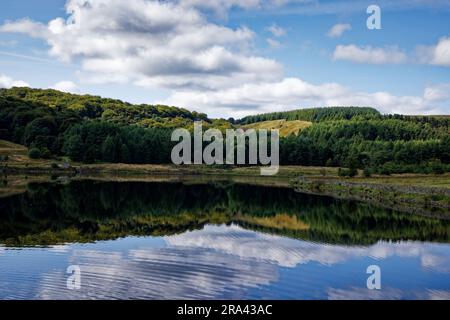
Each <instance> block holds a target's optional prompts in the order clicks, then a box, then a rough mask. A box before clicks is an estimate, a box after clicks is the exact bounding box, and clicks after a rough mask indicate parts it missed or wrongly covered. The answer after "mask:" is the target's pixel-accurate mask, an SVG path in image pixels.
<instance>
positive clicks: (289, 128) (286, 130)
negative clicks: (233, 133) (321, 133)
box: [243, 120, 312, 137]
mask: <svg viewBox="0 0 450 320" xmlns="http://www.w3.org/2000/svg"><path fill="white" fill-rule="evenodd" d="M311 125H312V123H311V122H309V121H301V120H292V121H287V120H272V121H262V122H256V123H252V124H248V125H245V126H243V128H244V129H256V130H257V129H267V130H269V129H279V130H280V136H281V137H287V136H289V135H291V134H298V133H299V132H300V131H302V130H303V129H305V128H307V127H309V126H311Z"/></svg>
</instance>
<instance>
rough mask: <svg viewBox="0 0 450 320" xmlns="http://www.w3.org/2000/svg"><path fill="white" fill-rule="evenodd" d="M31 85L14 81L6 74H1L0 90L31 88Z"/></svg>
mask: <svg viewBox="0 0 450 320" xmlns="http://www.w3.org/2000/svg"><path fill="white" fill-rule="evenodd" d="M29 86H30V85H29V84H28V83H26V82H25V81H22V80H14V79H12V78H10V77H8V76H6V75H4V74H0V88H11V87H29Z"/></svg>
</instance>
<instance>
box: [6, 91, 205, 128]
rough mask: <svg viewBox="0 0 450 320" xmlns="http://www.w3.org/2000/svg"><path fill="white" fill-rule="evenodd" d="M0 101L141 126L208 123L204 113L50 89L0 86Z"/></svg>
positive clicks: (180, 125) (178, 125)
mask: <svg viewBox="0 0 450 320" xmlns="http://www.w3.org/2000/svg"><path fill="white" fill-rule="evenodd" d="M0 103H1V104H2V105H4V104H10V105H13V106H23V105H36V104H38V105H41V106H42V105H43V106H46V107H49V108H50V109H52V110H56V111H58V112H64V111H65V112H72V113H74V114H76V115H77V116H79V117H81V118H89V119H101V120H106V121H109V122H113V123H117V124H127V125H129V124H137V125H139V126H142V127H173V128H177V127H183V126H187V125H190V124H191V123H192V122H193V121H194V120H204V121H207V122H209V121H210V120H209V119H208V118H207V116H206V114H203V113H198V112H195V111H193V112H191V111H189V110H186V109H183V108H177V107H172V106H165V105H150V104H140V105H135V104H131V103H128V102H123V101H121V100H117V99H109V98H102V97H98V96H92V95H77V94H71V93H65V92H60V91H57V90H52V89H46V90H45V89H31V88H25V87H21V88H17V87H16V88H11V89H0Z"/></svg>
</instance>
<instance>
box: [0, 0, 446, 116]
mask: <svg viewBox="0 0 450 320" xmlns="http://www.w3.org/2000/svg"><path fill="white" fill-rule="evenodd" d="M281 2H284V0H281ZM281 2H280V1H275V0H273V1H257V0H254V1H253V0H249V1H245V2H240V3H239V4H238V2H237V1H233V0H230V1H227V0H223V1H222V0H215V1H213V2H211V3H210V4H209V6H216V7H217V8H223V7H225V8H231V7H235V6H238V7H240V8H260V7H262V8H265V7H267V6H269V5H274V6H279V5H282V3H281ZM202 3H203V2H200V1H196V0H177V1H175V0H173V1H166V2H160V1H145V0H129V1H126V2H125V1H121V0H111V1H107V0H82V1H81V0H69V1H68V2H67V5H66V7H67V12H68V15H69V17H68V19H66V20H65V19H62V18H56V19H53V20H51V21H50V22H49V23H47V24H43V23H40V22H34V21H31V20H28V19H23V20H18V21H13V22H7V23H5V24H3V25H1V26H0V32H19V33H25V34H28V35H30V36H32V37H36V38H39V39H43V40H44V41H46V42H47V44H48V46H49V54H50V55H51V56H54V57H56V58H58V59H60V60H66V61H70V60H77V61H80V65H81V71H80V72H79V73H78V76H79V77H80V79H81V81H90V82H93V83H111V82H116V83H122V84H128V83H132V84H134V85H138V86H144V87H151V88H164V89H169V92H171V93H170V94H169V96H168V97H167V99H165V101H163V102H165V103H168V104H171V105H179V106H182V107H186V108H189V109H197V110H202V111H205V112H207V113H208V114H209V115H210V116H233V117H239V116H244V115H247V114H249V113H257V112H266V111H276V110H285V109H293V108H298V107H304V106H326V105H367V106H374V107H376V108H378V109H380V110H381V111H382V112H387V113H394V112H396V113H407V114H411V113H441V112H442V110H444V111H446V112H448V104H447V105H445V103H446V101H447V100H448V99H441V100H439V99H436V93H435V94H434V98H433V94H432V93H430V92H431V91H430V90H428V91H426V92H425V94H424V96H395V95H392V94H390V93H387V92H358V91H354V90H351V89H350V88H347V87H344V86H342V85H339V84H337V83H322V84H312V83H308V82H306V81H304V80H302V79H300V78H284V76H283V68H282V66H281V65H280V64H279V63H278V62H277V61H275V60H273V59H268V58H265V57H261V56H258V55H256V54H254V53H253V52H252V48H253V45H254V43H253V42H254V38H255V34H254V32H253V31H252V30H250V29H249V28H247V27H239V28H234V29H233V28H229V27H225V26H221V25H219V24H217V23H212V22H210V21H208V20H207V17H208V16H207V15H204V14H203V13H202V11H201V10H200V9H199V8H201V9H205V8H204V6H205V5H206V4H202ZM206 9H208V8H206ZM209 9H213V8H212V7H210V8H209ZM272 27H274V28H272V29H273V30H272V32H273V33H274V34H275V35H277V34H278V35H279V36H281V35H282V34H283V33H284V32H285V31H283V30H284V29H282V28H280V27H278V26H276V25H273V26H272ZM269 39H270V40H269ZM269 39H267V42H268V44H269V45H271V46H272V47H274V46H275V47H276V46H278V45H279V41H278V40H276V39H274V38H269ZM444 44H445V43H444ZM441 47H442V46H441ZM444 51H445V50H444ZM437 52H442V49H439V50H437ZM436 57H440V58H439V59H441V60H442V59H443V58H442V57H441V56H440V55H436ZM444 58H445V57H444ZM334 59H336V60H338V59H345V60H351V61H356V62H358V63H375V64H382V63H401V62H405V61H406V60H407V58H406V55H405V54H404V53H403V52H402V51H400V50H399V49H398V48H396V47H387V48H372V47H357V46H355V45H349V46H338V47H337V48H336V50H335V52H334ZM439 59H438V58H436V59H435V61H439ZM441 62H442V61H441ZM3 82H5V80H3ZM9 86H10V85H9ZM55 87H56V85H55ZM58 87H60V88H63V89H64V90H67V91H73V90H74V89H76V88H75V87H74V86H73V85H72V84H68V83H64V82H63V83H59V84H58ZM170 90H171V91H170ZM441 96H442V94H441Z"/></svg>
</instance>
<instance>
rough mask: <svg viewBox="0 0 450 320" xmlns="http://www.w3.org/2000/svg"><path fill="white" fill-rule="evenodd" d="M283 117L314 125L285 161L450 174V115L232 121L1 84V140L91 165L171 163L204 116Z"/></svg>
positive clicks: (285, 144)
mask: <svg viewBox="0 0 450 320" xmlns="http://www.w3.org/2000/svg"><path fill="white" fill-rule="evenodd" d="M276 119H286V120H303V121H312V122H313V125H312V126H310V127H308V128H306V129H304V130H302V131H301V132H300V133H299V134H298V135H289V136H287V137H284V138H281V139H280V161H281V164H283V165H305V166H338V167H346V168H349V169H348V170H349V172H348V174H349V175H350V174H354V173H355V172H356V173H357V169H364V171H365V173H364V174H367V173H369V172H370V173H374V174H375V173H381V174H391V173H405V172H414V173H436V174H438V173H442V172H448V171H450V130H449V124H450V117H446V116H441V117H431V116H429V117H426V116H402V115H381V114H380V113H379V112H378V111H376V110H375V109H373V108H359V107H332V108H331V107H330V108H312V109H302V110H294V111H289V112H277V113H270V114H262V115H255V116H249V117H245V118H243V119H241V120H235V119H232V118H230V119H229V120H224V119H208V118H207V116H206V115H205V114H202V113H197V112H190V111H188V110H185V109H181V108H176V107H170V106H163V105H147V104H141V105H132V104H130V103H126V102H123V101H120V100H114V99H105V98H100V97H96V96H90V95H74V94H68V93H63V92H59V91H56V90H39V89H29V88H12V89H0V139H4V140H9V141H13V142H16V143H20V144H24V145H26V146H27V147H29V148H30V149H35V150H37V151H38V152H39V157H41V158H51V157H54V156H58V157H61V156H69V157H70V158H71V159H72V160H74V161H80V162H86V163H90V162H96V161H104V162H125V163H170V151H171V147H172V142H171V141H170V134H171V130H172V129H174V128H179V127H184V128H187V129H189V130H191V131H192V128H193V122H194V121H195V120H203V121H204V123H203V127H204V129H205V130H206V129H208V128H218V129H219V130H221V131H225V130H226V129H228V128H232V127H233V124H234V123H236V124H239V125H242V124H248V123H253V122H258V121H269V120H276ZM34 153H35V154H36V151H35V152H34ZM344 173H345V174H347V173H346V171H345V170H344Z"/></svg>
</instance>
